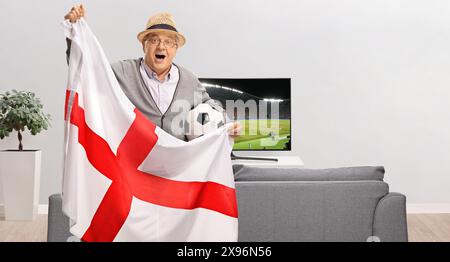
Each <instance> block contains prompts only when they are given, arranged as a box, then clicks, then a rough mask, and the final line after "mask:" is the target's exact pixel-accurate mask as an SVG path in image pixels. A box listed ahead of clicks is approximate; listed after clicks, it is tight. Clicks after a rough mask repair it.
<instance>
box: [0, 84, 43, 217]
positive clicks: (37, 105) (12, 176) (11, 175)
mask: <svg viewBox="0 0 450 262" xmlns="http://www.w3.org/2000/svg"><path fill="white" fill-rule="evenodd" d="M49 125H50V115H48V114H45V113H44V112H43V106H42V104H41V102H40V100H39V98H37V97H36V96H35V94H34V93H32V92H28V91H16V90H12V91H8V92H5V93H4V94H0V139H4V138H5V137H7V136H9V135H10V134H11V133H13V132H17V138H18V140H19V145H18V149H17V150H3V151H0V178H1V182H2V183H1V184H2V186H3V194H4V213H5V218H6V220H32V219H33V218H34V216H35V215H36V214H37V209H38V203H39V202H38V201H39V184H40V181H39V180H40V171H41V151H40V150H24V149H23V145H22V133H23V132H24V131H25V128H27V129H28V130H29V131H30V132H31V134H32V135H36V134H38V133H40V132H41V131H42V130H46V129H47V128H48V127H49Z"/></svg>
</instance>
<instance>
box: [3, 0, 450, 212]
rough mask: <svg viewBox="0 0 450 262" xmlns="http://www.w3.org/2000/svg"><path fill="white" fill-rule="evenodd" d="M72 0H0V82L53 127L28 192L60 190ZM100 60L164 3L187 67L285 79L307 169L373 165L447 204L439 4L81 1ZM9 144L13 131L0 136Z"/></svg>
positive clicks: (406, 0) (449, 110) (447, 109)
mask: <svg viewBox="0 0 450 262" xmlns="http://www.w3.org/2000/svg"><path fill="white" fill-rule="evenodd" d="M75 3H77V2H76V1H56V0H54V1H32V0H28V1H25V0H17V1H10V0H0V10H1V12H2V15H1V16H0V37H1V45H0V58H1V62H2V63H1V64H0V72H1V75H0V90H1V91H2V92H4V91H5V90H7V89H12V88H16V89H27V90H31V91H34V92H36V93H37V95H38V96H39V97H41V99H42V101H43V103H44V104H45V109H46V110H47V111H48V112H49V113H50V114H51V115H52V117H53V127H52V129H50V130H49V131H47V132H45V133H42V134H39V135H38V136H36V137H32V136H31V135H26V136H25V139H24V145H25V147H27V148H41V149H42V150H43V164H42V182H41V184H42V186H41V195H40V202H41V203H42V204H45V203H47V197H48V195H49V194H51V193H54V192H59V191H60V190H61V187H60V186H61V168H62V156H61V152H62V141H63V130H62V126H63V103H64V93H65V85H66V71H67V67H66V64H65V54H64V51H65V41H64V37H63V35H62V30H61V29H60V28H59V22H60V21H61V20H62V17H63V15H64V14H65V13H66V11H67V10H68V9H69V8H70V6H71V5H73V4H75ZM84 3H85V4H86V6H87V20H88V21H89V23H90V26H91V27H92V29H93V30H94V32H95V33H96V35H97V37H98V39H99V41H100V42H101V43H102V44H103V47H104V49H105V51H106V53H107V55H108V56H109V58H110V60H112V61H114V60H118V59H125V58H134V57H137V56H140V55H141V49H140V46H139V44H138V42H137V41H136V38H135V35H136V33H137V32H138V31H140V30H141V29H142V28H143V27H144V25H145V23H146V21H147V19H148V17H149V16H150V15H152V14H154V13H156V12H160V11H169V12H171V13H173V14H174V15H175V19H176V21H177V23H178V27H179V30H180V31H181V32H183V33H184V34H185V35H186V37H187V44H186V46H185V47H183V48H182V49H181V50H179V53H178V55H177V58H176V62H178V63H180V64H182V65H184V66H186V67H187V68H189V69H191V71H193V72H194V73H195V74H197V75H198V76H200V77H291V78H292V100H293V103H292V105H293V111H292V117H293V124H292V127H293V151H292V152H290V153H284V154H297V155H299V156H300V157H301V158H302V159H303V160H304V162H305V163H306V165H307V167H311V168H319V167H336V166H351V165H384V166H385V167H386V171H387V173H386V180H387V182H389V184H390V187H391V190H392V191H399V192H402V193H404V194H405V195H406V196H407V197H408V202H409V203H450V190H449V189H450V121H449V120H450V105H449V102H450V88H449V87H450V74H449V73H448V72H449V71H450V16H449V14H450V2H449V1H445V0H441V1H430V0H427V1H425V0H422V1H421V0H402V1H400V0H378V1H375V0H370V1H369V0H364V1H363V0H341V1H337V0H302V1H300V0H293V1H279V0H271V1H261V0H253V1H250V0H240V1H218V0H201V1H199V0H196V1H193V0H189V1H188V0H183V1H181V0H180V1H156V0H152V1H148V0H146V1H137V0H134V1H107V0H96V1H84ZM15 146H16V141H15V136H14V137H10V138H8V139H6V140H3V141H1V142H0V148H1V149H4V148H11V147H15ZM1 202H2V199H0V203H1Z"/></svg>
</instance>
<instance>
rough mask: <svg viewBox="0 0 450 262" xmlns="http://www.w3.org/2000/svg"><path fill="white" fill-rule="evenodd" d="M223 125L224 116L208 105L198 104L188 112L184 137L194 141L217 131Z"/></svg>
mask: <svg viewBox="0 0 450 262" xmlns="http://www.w3.org/2000/svg"><path fill="white" fill-rule="evenodd" d="M224 124H225V118H224V115H223V114H222V113H221V112H219V111H217V110H215V109H214V108H212V107H211V106H210V105H208V104H199V105H197V106H196V107H195V108H194V109H192V110H191V111H189V112H188V116H187V121H186V131H187V132H186V136H187V138H188V140H192V139H195V138H197V137H200V136H202V135H204V134H207V133H209V132H211V131H214V130H216V129H218V128H219V127H221V126H223V125H224Z"/></svg>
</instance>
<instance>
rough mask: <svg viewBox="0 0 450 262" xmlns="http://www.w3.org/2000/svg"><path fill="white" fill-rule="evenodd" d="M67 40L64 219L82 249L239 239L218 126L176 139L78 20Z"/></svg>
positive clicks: (67, 26)
mask: <svg viewBox="0 0 450 262" xmlns="http://www.w3.org/2000/svg"><path fill="white" fill-rule="evenodd" d="M63 27H64V31H65V35H66V37H68V38H70V39H71V40H72V45H71V52H70V60H69V79H68V89H67V93H66V106H65V119H66V130H65V160H64V177H63V192H62V193H63V212H64V213H65V214H66V215H67V216H68V217H69V218H70V221H71V225H70V232H71V233H72V234H74V235H75V236H77V237H79V238H80V239H81V240H83V241H101V242H109V241H183V242H184V241H237V231H238V227H237V226H238V212H237V202H236V192H235V186H234V178H233V172H232V163H231V160H230V152H231V148H232V141H230V139H229V137H228V134H227V131H226V129H225V128H221V129H219V130H216V131H215V132H213V133H211V134H207V135H205V136H203V137H200V138H198V139H195V140H193V141H190V142H185V141H181V140H179V139H177V138H175V137H173V136H171V135H170V134H168V133H166V132H165V131H164V130H162V129H160V128H159V127H158V126H156V125H155V124H153V123H152V122H151V121H150V120H149V119H147V118H146V117H145V116H144V115H143V114H142V113H141V112H139V110H138V109H136V107H135V106H133V104H132V103H131V102H130V101H129V100H128V98H127V97H126V95H125V94H124V93H123V91H122V90H121V88H120V86H119V83H118V82H117V80H116V78H115V76H114V73H113V71H112V69H111V66H110V64H109V62H108V60H107V59H106V56H105V54H104V52H103V50H102V48H101V46H100V44H99V43H98V41H97V39H96V37H95V36H94V34H93V33H92V31H91V30H90V28H89V27H88V25H87V23H86V21H85V20H84V19H83V18H82V19H80V20H79V21H77V22H76V23H70V22H69V21H68V20H66V21H64V22H63Z"/></svg>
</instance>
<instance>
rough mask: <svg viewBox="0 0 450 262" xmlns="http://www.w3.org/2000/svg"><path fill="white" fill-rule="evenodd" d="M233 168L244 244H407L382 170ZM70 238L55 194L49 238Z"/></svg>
mask: <svg viewBox="0 0 450 262" xmlns="http://www.w3.org/2000/svg"><path fill="white" fill-rule="evenodd" d="M233 169H234V173H235V180H236V190H237V200H238V208H239V241H246V242H247V241H386V242H393V241H408V233H407V224H406V208H405V203H406V197H405V196H404V195H402V194H399V193H391V192H389V187H388V184H387V183H385V182H384V181H383V178H384V168H383V167H345V168H331V169H296V168H289V169H279V168H257V167H249V166H242V165H235V166H233ZM70 236H71V234H70V233H69V220H68V218H67V217H66V216H65V215H64V214H63V213H62V211H61V196H60V194H55V195H51V196H50V197H49V213H48V238H47V239H48V241H51V242H54V241H67V239H68V238H69V237H70ZM69 239H72V240H73V237H72V238H69Z"/></svg>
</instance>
